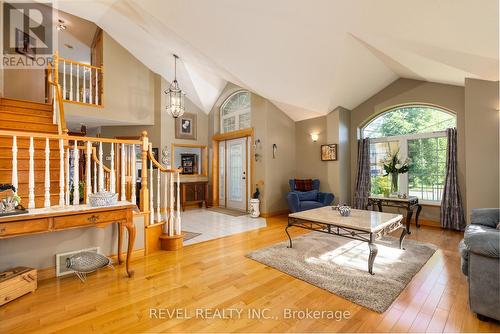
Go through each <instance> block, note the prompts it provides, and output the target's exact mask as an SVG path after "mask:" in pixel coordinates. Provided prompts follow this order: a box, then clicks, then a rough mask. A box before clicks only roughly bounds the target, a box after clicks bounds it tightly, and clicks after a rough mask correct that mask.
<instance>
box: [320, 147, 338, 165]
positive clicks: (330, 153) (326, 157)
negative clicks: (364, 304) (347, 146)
mask: <svg viewBox="0 0 500 334" xmlns="http://www.w3.org/2000/svg"><path fill="white" fill-rule="evenodd" d="M321 160H322V161H337V144H328V145H321Z"/></svg>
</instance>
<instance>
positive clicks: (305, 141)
mask: <svg viewBox="0 0 500 334" xmlns="http://www.w3.org/2000/svg"><path fill="white" fill-rule="evenodd" d="M327 131H328V130H327V122H326V116H320V117H316V118H311V119H307V120H303V121H299V122H296V123H295V147H296V151H295V152H296V172H295V177H296V178H298V179H301V178H302V179H308V178H310V179H319V180H320V182H321V183H320V190H321V191H325V192H333V190H332V189H331V188H330V184H329V182H328V164H329V163H330V162H326V161H321V145H325V144H327V143H328V141H327V139H328V138H327V137H328V133H327ZM312 133H317V134H318V136H319V137H318V141H317V142H313V141H312V139H311V134H312Z"/></svg>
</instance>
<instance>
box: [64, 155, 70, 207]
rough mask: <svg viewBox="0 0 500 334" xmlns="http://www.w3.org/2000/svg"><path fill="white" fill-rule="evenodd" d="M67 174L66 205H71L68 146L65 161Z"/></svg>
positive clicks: (65, 187)
mask: <svg viewBox="0 0 500 334" xmlns="http://www.w3.org/2000/svg"><path fill="white" fill-rule="evenodd" d="M65 171H66V173H65V175H66V178H65V180H64V181H65V186H64V189H66V190H65V192H66V201H65V202H66V205H71V203H70V202H69V192H70V189H69V148H66V163H65Z"/></svg>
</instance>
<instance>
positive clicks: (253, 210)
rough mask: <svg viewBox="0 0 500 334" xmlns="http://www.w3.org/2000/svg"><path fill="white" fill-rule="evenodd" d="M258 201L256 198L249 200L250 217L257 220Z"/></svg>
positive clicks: (258, 212)
mask: <svg viewBox="0 0 500 334" xmlns="http://www.w3.org/2000/svg"><path fill="white" fill-rule="evenodd" d="M259 206H260V201H259V200H258V199H256V198H252V199H251V200H250V217H252V218H257V217H259V216H260V208H259Z"/></svg>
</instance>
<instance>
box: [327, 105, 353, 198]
mask: <svg viewBox="0 0 500 334" xmlns="http://www.w3.org/2000/svg"><path fill="white" fill-rule="evenodd" d="M326 124H327V144H338V146H337V149H338V151H337V157H338V160H337V161H327V162H326V163H327V166H328V167H327V168H328V183H329V185H330V189H331V191H332V192H333V194H334V195H335V203H337V204H346V203H350V201H351V184H350V181H351V169H350V167H351V161H350V147H349V126H350V111H349V110H347V109H345V108H342V107H337V108H336V109H334V110H333V111H332V112H330V113H329V114H328V115H327V116H326Z"/></svg>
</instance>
